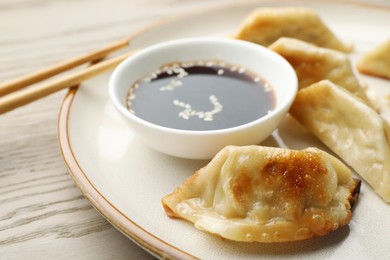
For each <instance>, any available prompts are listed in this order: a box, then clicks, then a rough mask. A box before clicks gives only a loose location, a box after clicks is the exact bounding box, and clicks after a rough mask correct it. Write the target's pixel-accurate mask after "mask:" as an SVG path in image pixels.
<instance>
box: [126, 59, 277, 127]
mask: <svg viewBox="0 0 390 260" xmlns="http://www.w3.org/2000/svg"><path fill="white" fill-rule="evenodd" d="M127 106H128V109H129V110H130V112H132V113H134V114H135V115H136V116H137V117H139V118H141V119H143V120H146V121H148V122H151V123H153V124H156V125H159V126H163V127H168V128H174V129H182V130H196V131H206V130H218V129H225V128H231V127H236V126H240V125H243V124H246V123H249V122H252V121H254V120H257V119H259V118H261V117H263V116H264V115H266V114H267V113H269V111H271V110H272V109H274V106H275V98H274V91H273V89H272V87H271V86H270V85H269V84H268V83H267V82H265V81H264V79H262V78H260V77H259V76H258V75H255V74H254V73H252V72H250V71H248V70H246V69H245V68H243V67H239V66H235V65H232V64H227V63H225V62H221V61H197V62H182V63H172V64H168V65H166V66H163V67H162V68H160V69H159V70H157V71H155V72H153V73H152V74H151V75H149V76H147V77H145V78H142V79H140V80H138V81H137V82H136V83H134V84H133V85H132V86H131V88H130V90H129V93H128V97H127Z"/></svg>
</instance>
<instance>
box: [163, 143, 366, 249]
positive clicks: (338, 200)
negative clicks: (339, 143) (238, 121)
mask: <svg viewBox="0 0 390 260" xmlns="http://www.w3.org/2000/svg"><path fill="white" fill-rule="evenodd" d="M359 188H360V181H359V180H356V179H353V178H352V175H351V171H350V170H349V168H347V167H346V166H345V165H344V164H343V163H342V162H340V161H339V160H337V159H336V158H334V157H332V156H331V155H329V154H327V153H325V152H322V151H320V150H318V149H316V148H309V149H306V150H302V151H297V150H288V149H282V148H271V147H262V146H254V145H253V146H243V147H237V146H227V147H225V148H224V149H222V150H221V151H220V152H219V153H218V154H217V155H216V156H215V157H214V158H213V159H212V160H211V162H210V163H209V164H208V165H207V166H205V167H204V168H202V169H200V170H199V171H197V172H196V173H195V174H194V175H192V176H191V177H190V178H188V179H187V180H186V181H185V182H184V184H182V186H180V187H179V188H177V189H176V190H175V191H174V192H173V193H171V194H169V195H167V196H165V197H163V198H162V203H163V206H164V209H165V211H166V213H167V215H168V216H170V217H177V218H183V219H186V220H188V221H190V222H193V223H194V224H195V227H196V228H198V229H200V230H203V231H207V232H210V233H212V234H216V235H219V236H221V237H224V238H227V239H231V240H236V241H245V242H252V241H259V242H282V241H293V240H302V239H309V238H312V237H315V236H322V235H325V234H327V233H329V232H331V231H334V230H336V229H338V228H340V227H342V226H344V225H347V224H348V223H349V221H350V219H351V204H352V203H353V201H354V200H355V199H356V198H357V195H358V191H359Z"/></svg>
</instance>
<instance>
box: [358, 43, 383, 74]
mask: <svg viewBox="0 0 390 260" xmlns="http://www.w3.org/2000/svg"><path fill="white" fill-rule="evenodd" d="M357 68H358V70H359V71H360V72H361V73H364V74H368V75H372V76H377V77H383V78H388V79H390V39H388V40H387V41H386V42H384V43H382V44H381V45H379V46H377V47H376V48H374V49H373V50H372V51H370V52H368V53H366V54H365V55H364V56H363V57H362V58H361V59H360V60H359V62H358V63H357Z"/></svg>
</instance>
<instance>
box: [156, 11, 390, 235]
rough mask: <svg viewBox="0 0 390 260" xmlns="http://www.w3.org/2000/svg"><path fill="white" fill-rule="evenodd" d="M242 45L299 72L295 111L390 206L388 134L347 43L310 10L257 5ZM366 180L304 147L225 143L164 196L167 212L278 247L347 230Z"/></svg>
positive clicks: (247, 21)
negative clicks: (271, 54) (269, 53)
mask: <svg viewBox="0 0 390 260" xmlns="http://www.w3.org/2000/svg"><path fill="white" fill-rule="evenodd" d="M236 38H237V39H241V40H246V41H251V42H254V43H257V44H261V45H264V46H267V47H269V48H270V49H272V50H273V51H275V52H277V53H278V54H280V55H281V56H283V57H284V58H285V59H286V60H287V61H288V62H289V63H290V64H291V65H292V66H293V68H294V69H295V71H296V73H297V76H298V80H299V91H298V94H297V97H296V99H295V101H294V103H293V105H292V107H291V110H290V114H291V115H292V116H293V117H294V118H296V119H297V120H298V121H299V122H300V123H301V124H302V125H303V126H305V127H306V128H307V129H308V130H309V131H311V132H312V133H313V134H314V135H315V136H317V137H318V138H319V139H320V140H321V141H322V142H323V143H324V144H326V145H327V146H328V147H329V148H330V149H331V150H332V151H333V152H334V153H336V154H337V155H338V156H339V157H340V158H341V159H342V160H343V161H344V162H345V163H347V164H348V165H349V166H351V167H352V168H353V169H354V170H355V171H356V172H357V173H358V174H359V175H360V176H361V177H362V178H364V179H365V180H366V181H367V183H369V184H370V185H371V187H372V188H373V189H374V190H375V191H376V192H377V193H378V194H379V195H380V196H381V197H382V198H383V200H385V201H386V202H390V149H389V144H390V129H389V126H388V124H387V123H386V122H385V121H384V120H383V119H382V118H381V116H380V115H379V114H378V113H377V111H376V109H375V104H374V102H372V101H371V100H370V99H369V98H368V97H367V95H366V91H365V88H364V87H363V85H362V84H361V83H360V82H359V80H358V79H357V77H356V75H355V74H354V69H353V66H352V64H351V62H350V59H349V57H348V53H349V52H351V51H352V46H351V45H348V44H345V43H343V42H342V41H340V40H339V39H337V37H336V36H335V35H334V34H333V33H332V32H331V30H329V28H328V27H327V26H326V25H325V24H324V23H323V22H322V20H321V19H320V17H319V16H318V15H317V14H316V13H315V12H314V11H313V10H310V9H307V8H300V7H294V8H290V7H289V8H259V9H257V10H255V11H254V12H252V13H251V14H249V15H248V16H247V17H246V19H244V22H243V24H242V26H241V28H240V30H239V32H238V33H237V34H236ZM359 188H360V181H359V180H356V179H353V178H352V173H351V171H350V170H349V168H348V167H347V166H346V165H344V164H343V162H342V161H339V160H338V159H336V158H334V157H333V156H331V155H329V154H327V153H325V152H323V151H321V150H319V149H316V148H308V149H305V150H302V151H296V150H290V149H282V148H270V147H261V146H245V147H234V146H228V147H226V148H225V149H223V150H222V151H221V152H220V153H218V154H217V155H216V156H215V158H214V159H213V160H212V161H211V162H210V163H209V164H208V165H207V166H206V167H204V168H202V169H200V170H199V171H198V172H196V173H195V174H194V175H193V176H191V177H190V178H189V179H188V180H187V181H186V182H185V183H184V184H183V185H182V186H180V187H178V188H177V189H176V190H175V191H174V192H172V193H171V194H169V195H167V196H165V197H164V198H163V199H162V203H163V206H164V209H165V211H166V213H167V215H168V216H170V217H177V218H183V219H186V220H188V221H191V222H193V223H194V224H195V226H196V227H197V228H198V229H200V230H204V231H208V232H210V233H213V234H217V235H219V236H221V237H224V238H228V239H232V240H237V241H246V242H250V241H259V242H281V241H293V240H302V239H308V238H312V237H316V236H322V235H325V234H328V233H329V232H332V231H334V230H337V229H338V228H340V227H342V226H344V225H347V224H348V223H349V221H350V219H351V207H352V204H353V202H354V201H355V200H356V199H357V197H358V193H359Z"/></svg>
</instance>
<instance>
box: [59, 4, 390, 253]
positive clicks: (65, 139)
mask: <svg viewBox="0 0 390 260" xmlns="http://www.w3.org/2000/svg"><path fill="white" fill-rule="evenodd" d="M278 1H281V2H286V0H277V1H270V0H249V1H243V2H242V1H241V2H240V3H233V2H230V3H225V4H215V5H211V6H210V7H206V8H199V9H198V10H195V11H190V12H187V13H185V14H182V15H178V16H173V17H168V18H165V19H163V20H160V21H157V22H154V23H152V24H151V25H148V26H146V27H143V28H141V29H139V30H137V31H135V32H134V33H132V34H131V35H130V36H129V37H128V39H129V40H130V42H131V40H133V39H135V38H136V37H138V36H140V35H142V34H143V33H145V32H148V31H151V30H153V29H155V28H158V27H159V26H161V25H164V24H168V23H171V22H173V21H178V20H180V19H183V18H185V17H188V16H191V15H195V14H198V13H201V12H205V11H206V12H212V11H214V10H218V9H219V8H221V7H228V6H239V5H245V4H249V3H259V4H261V3H266V2H278ZM291 2H302V3H304V2H305V1H299V0H291ZM316 2H320V3H321V2H324V3H344V4H352V5H361V6H364V7H370V8H380V9H387V10H390V8H389V7H388V6H381V5H379V4H374V3H362V2H357V1H354V0H341V1H338V0H331V1H324V0H316ZM77 90H78V87H72V88H70V90H69V91H68V93H67V94H66V96H65V97H64V100H63V102H62V105H61V108H60V113H59V117H58V140H59V145H60V149H61V154H62V157H63V160H64V162H65V164H66V166H67V168H68V170H69V173H70V174H71V176H72V178H73V180H74V181H75V183H76V185H77V186H78V187H79V188H80V190H81V191H82V193H83V194H84V196H85V197H86V198H87V199H88V200H89V202H90V203H91V204H92V205H93V206H94V207H95V209H96V210H97V211H98V212H100V214H101V215H102V216H103V217H104V218H106V219H107V220H108V221H109V222H110V223H111V224H112V225H113V226H114V227H115V228H117V229H118V230H119V231H120V232H122V233H123V234H124V235H126V236H127V237H128V238H130V239H131V240H132V241H134V242H135V243H136V244H138V245H139V246H141V247H142V248H143V249H145V250H147V251H148V252H149V253H151V254H152V255H154V256H156V257H159V258H164V259H196V257H195V256H193V255H190V254H188V253H186V252H184V251H182V250H180V249H179V248H176V247H174V246H172V245H170V244H168V243H167V242H165V241H163V240H161V239H159V238H158V237H156V236H154V235H153V234H151V233H149V232H147V231H146V230H144V229H143V228H142V227H141V226H139V225H137V223H135V222H134V221H132V220H131V219H130V218H129V217H128V216H125V215H124V214H123V213H122V212H121V211H120V210H119V209H117V208H116V207H115V206H114V205H113V204H112V203H110V201H109V200H108V199H106V198H105V197H104V196H103V195H102V194H101V193H100V192H99V190H98V189H96V187H95V186H94V185H93V183H92V182H91V181H90V180H89V179H88V177H87V175H86V174H85V172H84V170H83V169H82V168H81V167H80V165H79V163H78V161H77V158H76V156H75V154H74V152H73V149H72V146H71V143H70V136H69V131H68V127H69V116H70V111H71V108H72V103H73V100H74V98H75V96H76V94H77Z"/></svg>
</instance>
